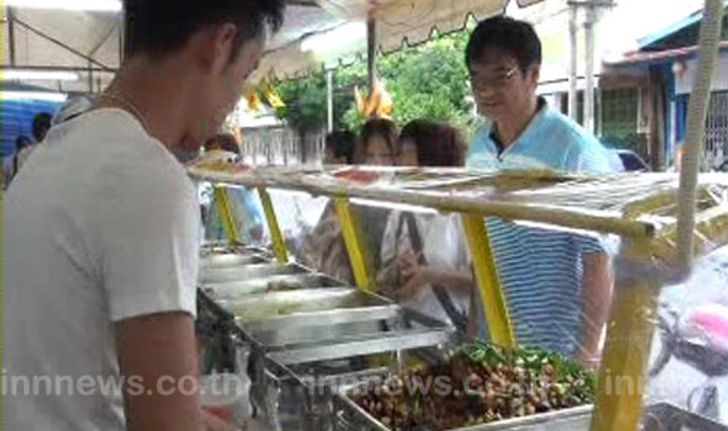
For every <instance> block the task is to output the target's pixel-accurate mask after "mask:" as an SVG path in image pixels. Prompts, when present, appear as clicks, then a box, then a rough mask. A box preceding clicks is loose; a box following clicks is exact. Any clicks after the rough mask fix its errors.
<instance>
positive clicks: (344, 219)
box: [334, 197, 376, 292]
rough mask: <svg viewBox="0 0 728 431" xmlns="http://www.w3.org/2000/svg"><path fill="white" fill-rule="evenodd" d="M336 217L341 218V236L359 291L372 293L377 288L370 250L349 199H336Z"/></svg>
mask: <svg viewBox="0 0 728 431" xmlns="http://www.w3.org/2000/svg"><path fill="white" fill-rule="evenodd" d="M334 205H335V207H336V215H337V216H338V217H339V225H340V226H341V235H342V236H343V237H344V244H345V245H346V251H347V253H348V254H349V262H351V270H352V272H353V273H354V280H355V281H356V285H357V287H358V288H359V289H361V290H365V291H368V292H371V291H373V290H374V288H375V287H376V286H375V285H374V279H373V278H372V271H371V266H370V261H369V256H370V255H369V250H368V249H367V246H366V241H364V237H363V235H362V231H361V227H360V226H359V221H358V219H357V217H356V214H354V212H353V211H352V210H351V205H350V204H349V199H348V198H346V197H337V198H334Z"/></svg>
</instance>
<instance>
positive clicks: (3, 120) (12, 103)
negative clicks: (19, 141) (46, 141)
mask: <svg viewBox="0 0 728 431" xmlns="http://www.w3.org/2000/svg"><path fill="white" fill-rule="evenodd" d="M0 105H1V107H0V157H5V156H7V155H9V154H12V153H13V152H14V151H15V138H17V137H18V136H20V135H26V136H28V137H32V130H33V127H32V126H33V117H34V116H35V115H36V114H38V113H40V112H48V113H50V114H53V113H54V112H56V109H57V108H58V106H59V105H60V103H58V102H49V101H43V100H2V101H0Z"/></svg>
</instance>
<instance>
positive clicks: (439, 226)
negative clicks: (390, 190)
mask: <svg viewBox="0 0 728 431" xmlns="http://www.w3.org/2000/svg"><path fill="white" fill-rule="evenodd" d="M400 145H401V146H402V149H403V151H402V162H403V163H407V164H411V165H416V166H421V167H461V166H462V165H463V164H464V159H465V157H464V156H465V145H464V143H463V139H462V137H461V136H460V133H458V131H457V130H455V129H454V128H453V127H451V126H449V125H447V124H443V123H438V122H433V121H427V120H416V121H413V122H411V123H409V124H408V125H407V126H405V128H404V129H403V130H402V134H401V135H400ZM463 240H464V235H463V232H462V226H461V224H460V218H459V216H458V215H455V214H453V215H440V214H425V213H423V214H413V213H410V212H401V211H395V212H393V213H392V214H391V215H390V216H389V219H388V222H387V226H386V230H385V233H384V239H383V241H382V247H381V261H382V263H383V265H382V266H383V269H382V270H381V271H380V272H379V275H378V277H377V281H378V285H379V286H380V288H382V289H383V290H382V292H383V293H384V294H385V295H387V296H390V297H391V298H393V299H396V300H397V301H399V302H400V303H402V305H404V306H406V307H407V308H410V309H413V310H415V311H419V312H421V313H423V314H425V315H428V316H430V317H433V318H435V319H438V320H440V321H443V322H445V323H448V324H450V325H452V326H454V327H455V328H457V329H458V330H460V331H463V332H465V331H466V330H467V328H468V314H469V307H470V297H471V294H472V291H473V284H474V283H473V276H472V272H471V270H470V259H469V257H468V252H467V249H466V246H465V244H464V242H463Z"/></svg>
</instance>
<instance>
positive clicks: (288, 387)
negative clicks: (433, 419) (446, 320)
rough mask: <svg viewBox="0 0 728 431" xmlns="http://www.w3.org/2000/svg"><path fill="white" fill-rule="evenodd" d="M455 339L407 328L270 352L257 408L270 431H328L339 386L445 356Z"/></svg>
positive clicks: (445, 331)
mask: <svg viewBox="0 0 728 431" xmlns="http://www.w3.org/2000/svg"><path fill="white" fill-rule="evenodd" d="M408 322H409V321H408ZM458 339H459V336H458V335H457V334H455V333H453V332H451V330H450V328H448V327H445V326H444V325H441V326H440V327H439V328H435V329H427V328H424V327H408V328H402V329H393V330H390V331H389V332H384V331H382V332H380V334H379V335H377V336H369V337H366V336H360V337H358V338H356V337H350V338H348V339H342V340H337V341H335V342H331V343H329V344H326V343H317V344H309V345H304V346H296V347H294V348H289V349H284V350H280V351H275V352H270V353H268V354H267V355H266V357H265V367H264V368H265V372H264V377H263V379H264V382H263V385H262V387H263V388H264V391H263V393H262V394H259V398H258V402H259V403H260V404H261V405H263V406H264V407H263V409H264V410H265V411H266V412H267V413H268V416H269V426H270V428H271V429H274V430H285V431H287V430H296V431H330V430H333V429H334V427H335V426H336V420H335V413H336V412H337V410H336V409H335V397H336V394H337V392H338V387H339V386H340V385H344V384H346V385H350V384H351V383H352V382H362V381H368V380H370V379H372V378H381V376H386V375H388V374H390V373H392V372H398V371H399V370H400V369H401V367H402V366H403V365H404V364H405V362H408V361H409V360H411V359H412V358H414V357H415V356H417V357H418V358H423V357H431V358H438V357H441V356H446V355H448V354H449V352H450V349H449V347H448V346H450V345H455V344H456V343H457V340H458ZM431 361H435V362H436V359H432V360H431ZM429 362H430V361H428V363H429ZM337 429H338V428H337Z"/></svg>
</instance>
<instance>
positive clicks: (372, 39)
mask: <svg viewBox="0 0 728 431" xmlns="http://www.w3.org/2000/svg"><path fill="white" fill-rule="evenodd" d="M367 73H368V77H369V94H372V92H373V91H374V85H375V84H376V83H377V21H376V19H374V17H371V16H370V17H369V20H368V21H367Z"/></svg>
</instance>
